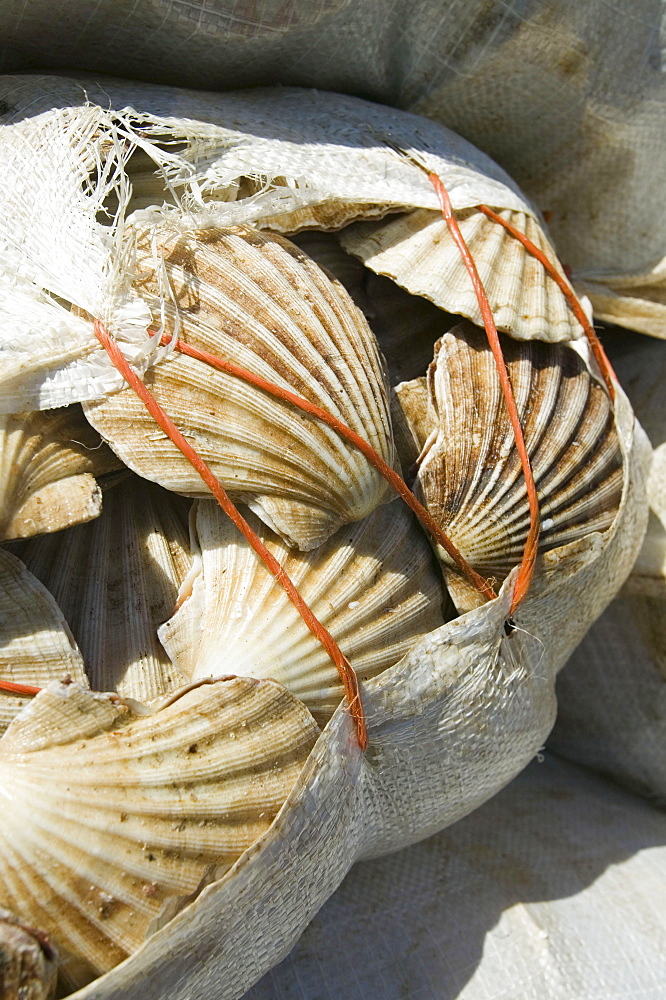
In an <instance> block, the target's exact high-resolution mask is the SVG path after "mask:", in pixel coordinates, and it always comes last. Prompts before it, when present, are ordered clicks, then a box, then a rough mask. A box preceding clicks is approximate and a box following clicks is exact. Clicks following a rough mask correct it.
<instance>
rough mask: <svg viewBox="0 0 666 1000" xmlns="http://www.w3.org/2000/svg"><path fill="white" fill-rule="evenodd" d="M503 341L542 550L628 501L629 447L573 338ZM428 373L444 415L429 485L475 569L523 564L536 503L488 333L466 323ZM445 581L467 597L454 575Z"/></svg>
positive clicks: (436, 407)
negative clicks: (625, 452) (624, 496)
mask: <svg viewBox="0 0 666 1000" xmlns="http://www.w3.org/2000/svg"><path fill="white" fill-rule="evenodd" d="M502 347H503V351H504V357H505V360H506V363H507V367H508V370H509V375H510V378H511V384H512V386H513V391H514V395H515V397H516V402H517V406H518V412H519V415H520V418H521V423H522V425H523V430H524V434H525V441H526V445H527V449H528V453H529V455H530V458H531V463H532V469H533V474H534V479H535V482H536V486H537V491H538V495H539V501H540V509H541V517H542V524H541V527H542V532H541V541H540V549H541V551H542V552H545V551H548V550H550V549H555V548H558V547H560V546H562V545H565V544H567V543H568V542H572V541H574V540H576V539H578V538H582V537H583V536H585V535H589V534H591V533H592V532H602V531H606V529H607V528H609V527H610V525H611V524H612V522H613V520H614V518H615V515H616V513H617V510H618V507H619V504H620V499H621V491H622V454H621V451H620V446H619V441H618V435H617V431H616V430H615V427H614V420H613V411H612V407H611V404H610V401H609V398H608V395H607V393H606V391H605V389H604V387H603V386H602V385H601V384H600V383H599V382H597V381H596V380H595V379H594V378H593V377H592V376H591V374H590V372H589V371H588V369H587V368H586V366H585V364H584V362H583V360H582V358H581V357H580V356H579V354H578V353H577V352H575V351H573V350H572V349H571V348H569V347H566V346H564V345H551V344H541V343H539V342H537V341H534V342H529V343H517V342H515V341H511V340H508V339H507V338H504V339H503V342H502ZM428 381H429V391H430V400H431V404H432V410H433V412H434V414H435V415H436V423H435V425H434V427H433V428H431V434H430V436H429V437H428V441H427V443H426V447H425V449H424V454H423V456H422V459H421V465H420V469H419V473H418V477H417V481H418V484H419V488H420V490H421V491H422V493H423V496H424V498H425V501H426V504H427V506H428V507H429V509H430V511H431V513H432V514H433V516H434V517H435V518H436V520H437V521H438V522H439V523H440V524H441V525H442V527H443V528H444V529H445V531H446V532H447V533H448V534H449V536H450V537H451V538H452V540H453V541H454V542H455V544H456V545H457V546H458V548H459V549H460V551H461V552H462V553H463V555H464V556H465V557H466V558H467V560H468V561H469V562H470V563H471V564H472V565H473V566H474V568H475V569H477V570H478V571H479V572H480V573H483V574H484V575H486V576H490V577H494V578H495V579H503V578H504V577H505V576H506V574H507V573H508V572H509V570H510V569H511V567H512V566H515V565H516V564H517V563H519V562H520V558H521V555H522V551H523V546H524V543H525V539H526V536H527V531H528V528H529V512H528V506H527V501H526V489H525V480H524V477H523V475H522V471H521V467H520V460H519V456H518V452H517V450H516V447H515V442H514V437H513V432H512V429H511V426H510V423H509V418H508V414H507V410H506V406H505V403H504V400H503V397H502V393H501V389H500V386H499V378H498V375H497V371H496V368H495V363H494V360H493V356H492V353H491V351H490V348H489V347H488V344H487V341H486V338H485V334H484V333H483V331H481V330H478V329H475V328H473V327H471V326H469V325H465V326H460V327H458V328H456V329H455V330H454V331H451V332H450V333H447V334H446V335H445V336H444V337H443V338H442V340H441V341H440V343H439V345H438V349H437V351H436V354H435V361H434V363H433V365H432V366H431V368H430V370H429V373H428ZM423 436H424V435H423V432H421V438H423ZM447 579H449V580H450V583H451V586H456V588H457V591H456V595H454V600H456V603H457V604H459V606H464V605H465V603H466V599H465V598H463V597H462V596H461V593H459V592H458V591H459V587H458V584H457V577H456V574H454V573H453V571H451V572H450V573H449V574H448V575H447ZM460 586H461V587H463V589H464V590H466V586H465V585H464V584H463V583H462V582H461V583H460ZM477 596H478V595H477ZM470 599H471V598H470Z"/></svg>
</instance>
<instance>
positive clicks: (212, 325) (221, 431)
mask: <svg viewBox="0 0 666 1000" xmlns="http://www.w3.org/2000/svg"><path fill="white" fill-rule="evenodd" d="M152 235H154V236H155V238H156V240H157V245H158V250H159V255H160V256H161V257H163V259H164V267H165V271H166V274H167V275H168V278H169V282H170V285H171V289H172V292H173V301H174V302H175V303H177V308H178V314H179V318H180V324H181V325H180V328H179V331H178V332H179V335H180V336H181V337H182V338H183V339H184V340H186V341H188V342H189V343H191V344H192V345H194V346H196V347H199V348H202V349H204V350H206V351H209V352H211V353H213V354H216V355H218V356H220V357H222V358H231V359H232V360H234V361H235V362H237V363H239V364H240V365H242V366H243V367H245V368H247V369H249V370H250V371H252V372H254V373H256V374H259V375H262V376H264V377H265V378H267V379H269V380H271V381H273V382H277V383H278V384H279V385H281V386H284V387H286V388H290V389H292V390H293V391H295V392H297V393H299V394H301V395H303V396H305V397H307V398H308V399H310V400H311V401H312V402H315V403H317V404H318V405H319V406H321V407H323V408H324V409H326V410H328V411H329V412H332V413H333V414H335V415H336V416H338V417H339V418H340V419H341V420H343V421H344V422H345V423H346V424H347V425H349V426H350V427H352V428H353V429H354V430H355V431H357V432H358V433H359V434H360V435H361V436H362V437H364V438H365V439H366V440H368V441H369V442H370V443H371V444H372V445H373V447H375V448H376V449H377V451H379V452H380V453H381V454H382V455H383V457H384V458H385V459H386V460H387V461H388V462H389V463H391V462H393V445H392V441H391V432H390V422H389V415H388V402H387V395H386V389H385V385H384V378H383V374H382V368H381V363H380V359H379V354H378V351H377V347H376V344H375V341H374V338H373V336H372V333H371V331H370V330H369V329H368V326H367V324H366V323H365V321H364V319H363V316H362V315H361V313H360V312H359V310H358V309H357V308H356V307H355V306H354V304H353V303H352V301H351V300H350V299H349V297H348V295H347V293H346V292H345V291H344V289H343V288H342V287H341V286H340V285H339V284H338V283H336V282H333V281H331V280H330V279H329V278H328V277H327V276H326V275H325V274H324V273H323V272H322V271H321V270H320V269H319V268H318V267H317V266H316V265H315V264H313V263H312V261H311V260H310V259H309V258H308V257H307V256H306V255H305V254H303V252H302V251H300V250H298V249H297V248H296V247H294V246H293V245H292V244H290V243H288V242H286V241H285V240H283V239H281V238H280V237H273V236H269V235H266V234H263V233H259V232H255V231H252V230H249V229H229V230H216V231H213V232H208V233H206V234H205V237H204V236H203V235H201V234H200V237H201V238H197V237H195V236H194V235H191V236H181V235H179V234H178V233H176V232H174V231H173V230H161V231H160V232H159V233H157V234H155V233H153V234H152ZM151 246H152V244H151V233H150V232H148V233H147V234H146V235H145V236H144V237H141V238H139V239H138V249H137V254H138V267H139V268H140V269H142V271H143V277H142V278H141V279H137V289H138V291H139V292H140V294H141V295H142V296H144V297H145V299H146V300H147V301H148V303H149V304H150V306H151V307H152V309H153V313H154V315H155V316H156V317H157V316H159V305H160V300H159V297H158V292H159V285H158V282H157V280H156V278H155V268H156V265H155V262H154V258H153V256H152V250H151ZM165 308H166V312H167V316H166V327H167V329H168V330H169V331H174V330H175V307H174V304H173V302H172V303H167V304H166V306H165ZM146 383H147V384H148V385H149V387H150V389H151V391H152V392H153V393H154V395H155V396H156V398H157V399H158V401H159V402H160V403H161V404H162V406H163V407H164V408H165V410H166V411H167V412H168V413H169V415H170V416H171V417H172V418H173V420H174V421H175V423H176V424H177V426H178V427H179V428H180V429H181V430H182V432H183V433H184V434H185V436H186V437H187V438H188V440H189V441H190V443H191V444H192V445H193V446H194V447H195V448H196V449H197V451H198V452H199V454H200V455H201V456H202V458H204V460H205V461H206V462H208V463H209V464H210V465H211V467H212V469H213V471H214V472H215V474H216V475H217V476H218V478H219V479H220V480H221V482H222V484H223V485H224V486H225V488H226V489H228V490H229V491H230V492H231V493H232V495H233V496H234V497H235V498H236V499H238V500H243V501H245V502H247V503H249V504H250V505H251V506H252V507H253V509H254V510H256V511H257V512H258V513H259V516H260V517H262V519H263V520H265V521H266V523H268V524H269V525H271V526H272V527H273V528H274V529H275V530H277V531H278V532H279V533H280V534H281V535H282V536H283V537H284V538H286V539H287V540H288V541H289V542H290V544H295V545H297V546H298V547H299V548H302V549H311V548H314V547H315V546H316V545H318V544H320V543H321V542H322V541H323V540H324V539H325V538H327V537H328V536H329V535H330V534H332V533H333V531H335V530H336V528H338V527H339V526H340V525H341V524H344V523H346V522H348V521H356V520H360V519H361V518H362V517H365V516H366V515H367V514H369V513H370V511H372V510H373V509H374V508H375V507H376V506H377V504H379V503H381V502H382V501H383V500H384V499H386V498H387V496H388V492H387V487H386V484H385V483H384V480H383V479H382V478H381V477H380V476H379V474H378V473H377V472H375V470H374V469H372V468H371V467H370V466H369V465H368V463H367V462H366V460H365V459H364V458H363V457H362V456H361V455H360V453H359V452H358V451H356V450H355V449H354V448H352V447H351V446H350V445H348V444H347V443H346V442H344V440H343V439H342V438H341V437H340V436H339V435H338V434H336V433H335V432H334V431H332V430H331V429H329V428H328V427H326V426H325V425H324V424H322V423H321V422H320V421H317V420H316V419H315V418H311V417H308V416H306V415H304V414H303V413H302V412H301V411H299V410H298V409H296V408H294V407H293V406H291V405H290V404H287V403H283V402H280V401H279V400H276V399H275V398H274V397H272V396H271V395H270V394H269V393H267V392H264V391H263V390H258V389H255V388H253V387H251V386H249V385H248V384H247V383H245V382H243V381H242V380H241V379H239V378H236V377H234V376H230V375H226V374H224V373H222V372H217V371H214V370H213V369H212V368H210V367H209V366H208V365H205V364H203V363H202V362H200V361H194V360H192V359H190V358H186V357H183V356H180V355H177V354H176V355H175V356H174V357H173V359H172V360H170V361H165V362H163V363H161V364H159V365H157V366H156V367H155V368H154V369H152V370H151V371H150V372H149V373H148V374H147V375H146ZM85 411H86V415H87V416H88V418H89V419H90V421H91V423H93V425H94V426H95V427H96V428H97V429H98V430H99V431H100V433H101V434H102V435H103V436H104V437H105V438H106V439H107V440H108V441H109V442H110V444H111V445H112V447H113V449H114V450H115V451H116V453H117V454H118V455H119V456H120V457H121V458H122V460H123V461H124V462H125V463H126V464H127V465H129V466H130V467H131V468H133V469H134V470H135V471H136V472H138V473H139V474H140V475H142V476H145V477H146V478H149V479H153V480H154V481H156V482H159V483H160V484H161V485H163V486H166V487H167V488H168V489H172V490H175V491H177V492H181V493H186V494H190V495H195V496H196V495H198V496H202V495H206V492H207V491H206V487H205V486H204V485H203V483H202V482H201V480H200V479H199V477H198V476H197V474H196V473H195V472H194V471H193V469H192V468H191V466H190V465H189V463H187V462H186V461H185V459H184V458H183V457H182V456H181V455H180V453H179V452H178V451H177V450H176V448H175V447H174V445H173V444H172V443H171V442H170V441H169V440H168V439H166V437H165V436H164V435H163V434H162V433H161V432H160V431H159V430H158V428H157V427H156V425H155V424H154V422H153V420H152V418H151V417H149V415H148V413H147V411H146V410H145V408H144V406H143V404H142V403H141V402H140V401H139V400H138V399H137V397H136V396H135V395H134V393H133V391H132V390H129V389H127V390H124V391H122V392H119V393H116V394H115V395H113V396H110V397H109V398H107V399H105V400H103V401H101V402H97V403H90V404H86V408H85Z"/></svg>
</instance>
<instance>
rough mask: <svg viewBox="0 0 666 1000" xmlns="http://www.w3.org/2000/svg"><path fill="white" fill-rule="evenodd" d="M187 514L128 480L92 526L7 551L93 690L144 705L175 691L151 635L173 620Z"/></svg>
mask: <svg viewBox="0 0 666 1000" xmlns="http://www.w3.org/2000/svg"><path fill="white" fill-rule="evenodd" d="M189 507H190V504H189V503H188V501H187V500H185V499H183V498H182V497H178V496H175V495H174V494H173V493H168V492H167V491H166V490H163V489H160V487H159V486H155V484H154V483H148V482H146V481H145V480H142V479H139V478H138V477H136V476H128V478H127V479H125V480H124V481H123V482H121V483H119V484H117V485H116V486H114V487H113V488H111V489H108V490H106V491H105V493H104V508H103V511H102V514H101V516H100V517H99V518H97V519H96V520H95V521H93V522H92V523H91V524H82V525H76V526H75V527H73V528H70V529H68V530H67V531H64V532H61V533H58V534H54V535H48V536H43V537H40V538H34V539H30V540H29V541H27V542H23V543H19V544H14V545H12V551H13V552H15V553H16V554H17V555H18V556H19V557H20V558H21V559H23V561H24V562H25V563H26V565H27V567H28V569H30V570H31V572H33V573H34V574H35V576H36V577H37V578H38V579H39V580H41V582H42V583H43V584H44V586H45V587H47V588H48V590H49V591H50V593H51V594H53V597H54V598H55V600H56V601H57V603H58V606H59V607H60V609H61V611H62V613H63V615H64V616H65V618H66V619H67V623H68V625H69V627H70V628H71V630H72V632H73V634H74V636H75V638H76V641H77V642H78V645H79V648H80V649H81V652H82V653H83V656H84V659H85V663H86V672H87V674H88V677H89V678H90V684H91V686H92V688H93V689H94V690H96V691H118V692H119V693H120V694H122V695H124V696H126V697H128V698H138V699H139V700H146V699H150V698H156V697H157V696H159V695H161V694H165V693H166V692H168V691H173V690H174V689H175V688H177V687H179V686H181V685H182V684H183V682H184V678H183V677H182V675H180V674H179V672H178V671H177V670H174V669H173V666H172V664H171V661H170V660H169V658H168V657H167V656H166V654H165V652H164V650H163V648H162V646H161V644H160V642H159V641H158V639H157V627H158V626H159V625H161V624H162V622H164V621H166V619H167V618H169V617H170V615H172V614H173V611H174V608H175V606H176V601H177V597H178V592H179V589H180V587H181V584H182V583H183V581H184V579H185V577H186V576H187V574H188V572H189V570H190V567H191V565H192V556H191V554H190V544H189V529H188V511H189ZM228 672H229V671H228Z"/></svg>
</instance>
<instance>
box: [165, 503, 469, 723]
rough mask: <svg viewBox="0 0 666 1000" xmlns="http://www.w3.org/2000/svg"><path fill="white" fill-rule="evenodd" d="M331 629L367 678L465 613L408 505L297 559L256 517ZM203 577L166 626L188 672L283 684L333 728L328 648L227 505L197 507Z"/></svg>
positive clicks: (389, 507) (336, 689)
mask: <svg viewBox="0 0 666 1000" xmlns="http://www.w3.org/2000/svg"><path fill="white" fill-rule="evenodd" d="M249 519H250V522H251V523H252V525H253V527H255V528H256V530H257V531H258V532H259V534H260V535H261V536H262V538H263V540H264V542H265V543H266V545H267V546H268V548H269V549H270V551H271V552H272V553H273V554H274V555H275V556H276V558H277V559H278V560H279V562H280V563H281V564H282V566H283V567H284V569H285V570H286V572H287V574H288V576H289V577H290V578H291V579H292V581H293V582H294V583H295V585H296V587H297V588H298V590H299V592H300V594H301V596H302V597H303V599H304V600H305V601H306V603H307V604H308V606H309V607H310V609H311V610H312V611H313V612H314V614H315V615H316V616H317V617H318V618H319V620H320V621H321V622H322V624H323V625H325V626H326V628H327V629H328V630H329V631H330V632H331V634H332V635H333V637H334V639H335V640H336V641H337V642H338V644H339V646H340V648H341V649H342V651H343V652H344V653H345V655H346V656H347V658H348V659H349V660H350V661H351V663H352V665H353V666H354V669H355V670H356V673H357V674H358V676H359V677H360V678H361V679H362V680H365V679H367V678H369V677H374V676H375V675H376V674H378V673H380V672H381V671H383V670H385V669H386V668H387V667H390V666H392V665H393V664H394V663H396V662H397V661H398V660H399V659H400V658H401V657H402V656H403V655H404V654H405V653H406V652H407V651H408V650H409V649H410V648H411V646H413V644H414V643H415V642H416V640H417V639H419V638H421V636H422V635H424V634H425V633H427V632H431V631H432V630H433V629H436V628H438V627H439V626H440V625H442V624H443V623H444V621H446V620H447V618H448V617H451V616H452V615H453V614H454V612H453V609H452V608H451V606H450V604H449V602H448V601H447V602H446V611H447V612H448V615H447V614H445V612H444V610H443V604H444V600H445V597H444V594H445V591H444V588H443V586H442V580H441V577H440V574H439V570H438V567H437V564H436V560H435V559H434V557H433V554H432V550H431V548H430V545H429V544H428V542H427V540H426V538H425V537H424V536H423V534H422V533H421V531H420V529H419V528H418V526H417V525H416V523H415V521H414V519H413V517H412V515H411V514H410V513H409V511H408V510H407V508H406V507H405V506H404V505H403V504H402V503H401V502H400V501H395V502H393V503H390V504H385V505H383V506H381V507H379V508H378V509H377V510H376V511H374V513H372V514H371V515H370V516H369V517H367V518H366V519H365V520H363V521H360V522H358V523H356V524H352V525H347V526H346V527H344V528H341V529H340V530H339V531H337V532H336V533H335V535H333V536H332V537H331V538H329V539H328V541H327V542H325V543H324V544H323V545H321V546H320V547H319V548H318V549H316V550H315V551H314V552H307V553H301V552H294V551H292V550H289V549H288V547H287V546H286V545H285V544H284V542H282V541H281V540H280V539H279V538H278V537H277V536H276V535H274V534H273V533H272V532H271V531H269V530H268V529H266V528H264V527H263V525H261V523H260V522H259V521H258V520H257V519H256V518H253V517H252V516H250V518H249ZM194 524H195V531H196V535H197V538H198V541H199V545H200V547H201V560H202V572H201V576H200V577H199V578H198V579H197V580H195V583H194V587H193V593H192V596H191V597H190V598H189V599H188V600H187V601H185V603H184V604H183V605H182V607H181V608H180V609H179V610H178V612H177V613H176V615H175V616H174V618H173V619H172V620H171V621H170V622H168V623H167V624H166V625H165V626H164V627H163V628H162V629H161V630H160V637H161V639H162V642H163V643H164V645H165V647H166V648H167V650H168V651H169V653H170V654H171V656H172V658H173V660H174V663H175V664H176V666H177V667H178V668H179V669H180V670H181V671H182V672H183V673H184V674H187V675H189V676H191V677H192V678H200V677H207V676H216V677H219V676H220V675H221V674H225V673H229V672H231V671H233V672H234V673H238V674H242V675H246V676H250V677H273V678H274V679H275V680H278V681H280V683H281V684H284V685H285V687H287V688H288V689H289V690H290V691H291V692H292V693H293V694H295V695H296V697H298V698H300V699H301V700H302V701H304V702H305V704H306V705H307V706H308V708H309V709H310V711H311V712H312V713H313V714H314V715H315V717H316V718H317V720H318V721H325V720H326V719H327V718H328V717H330V715H331V714H332V712H333V710H334V709H335V708H336V706H337V705H338V704H339V702H340V699H341V698H342V694H343V692H342V686H341V683H340V679H339V677H338V674H337V671H336V668H335V666H334V665H333V663H332V661H331V659H330V657H329V656H328V654H327V653H326V651H325V650H324V648H323V646H322V645H321V643H320V642H319V641H318V640H317V639H316V638H315V637H314V636H313V635H312V633H311V632H310V631H309V630H308V628H307V627H306V626H305V624H304V623H303V620H302V619H301V617H300V616H299V614H298V612H297V611H296V609H295V608H294V607H293V605H292V604H291V602H290V601H289V600H288V598H287V597H286V595H285V593H284V591H283V590H282V588H281V587H279V586H278V585H277V584H276V583H275V581H274V579H273V577H272V576H271V575H270V573H269V572H268V570H267V569H266V567H265V566H264V564H263V562H261V560H259V559H258V557H257V556H256V554H255V553H254V552H253V550H252V549H251V548H250V546H249V545H248V543H247V542H246V541H245V539H244V538H243V537H242V535H241V534H240V532H239V531H238V529H237V528H235V527H234V526H233V525H232V524H231V522H230V521H229V520H228V519H227V518H225V517H224V515H223V514H222V513H221V511H220V510H219V508H218V507H217V505H216V504H214V503H213V502H211V501H202V502H201V503H199V504H198V505H197V512H196V519H195V521H194Z"/></svg>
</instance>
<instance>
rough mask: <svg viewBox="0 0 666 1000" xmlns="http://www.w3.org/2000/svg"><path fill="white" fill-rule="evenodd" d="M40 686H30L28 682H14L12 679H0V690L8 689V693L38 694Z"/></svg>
mask: <svg viewBox="0 0 666 1000" xmlns="http://www.w3.org/2000/svg"><path fill="white" fill-rule="evenodd" d="M41 690H42V689H41V688H38V687H32V685H30V684H15V683H14V682H13V681H0V691H9V692H10V694H29V695H31V696H33V695H36V694H39V692H40V691H41Z"/></svg>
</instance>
